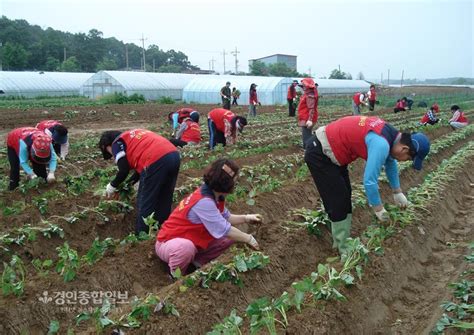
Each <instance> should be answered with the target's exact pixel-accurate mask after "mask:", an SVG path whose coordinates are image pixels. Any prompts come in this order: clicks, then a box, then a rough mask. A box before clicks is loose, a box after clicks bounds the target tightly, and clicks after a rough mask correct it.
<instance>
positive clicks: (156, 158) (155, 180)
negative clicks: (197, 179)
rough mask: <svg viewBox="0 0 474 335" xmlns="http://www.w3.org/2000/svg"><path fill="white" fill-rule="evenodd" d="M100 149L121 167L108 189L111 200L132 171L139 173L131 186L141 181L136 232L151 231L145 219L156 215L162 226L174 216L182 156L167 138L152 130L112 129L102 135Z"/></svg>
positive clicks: (107, 193) (130, 181) (131, 181)
mask: <svg viewBox="0 0 474 335" xmlns="http://www.w3.org/2000/svg"><path fill="white" fill-rule="evenodd" d="M99 148H100V150H101V151H102V154H103V156H104V159H110V158H112V157H114V159H115V163H116V164H117V166H118V172H117V175H116V176H115V179H114V180H112V181H111V182H110V183H109V184H108V185H107V187H106V190H105V192H106V195H107V197H113V196H114V195H115V193H116V192H117V188H118V187H119V185H120V184H121V183H122V182H124V181H125V179H126V178H127V176H128V174H129V172H130V170H135V173H134V175H132V177H131V178H130V179H129V180H128V182H129V183H132V184H134V183H136V182H137V181H138V180H139V181H140V184H139V187H138V194H137V219H136V225H135V230H136V233H139V232H141V231H145V232H148V226H147V225H146V224H145V223H144V221H143V218H146V217H148V216H150V215H151V214H152V213H154V218H155V219H156V220H157V221H158V222H159V223H160V224H162V223H163V222H164V221H165V220H166V219H167V218H168V216H169V214H170V213H171V204H172V201H173V192H174V187H175V185H176V179H177V178H178V172H179V165H180V157H179V153H178V151H177V150H176V147H175V146H174V145H173V144H171V142H170V141H168V140H167V139H166V138H164V137H161V136H160V135H158V134H155V133H153V132H151V131H149V130H145V129H133V130H127V131H124V132H121V131H116V130H110V131H106V132H104V133H103V134H102V136H101V138H100V141H99Z"/></svg>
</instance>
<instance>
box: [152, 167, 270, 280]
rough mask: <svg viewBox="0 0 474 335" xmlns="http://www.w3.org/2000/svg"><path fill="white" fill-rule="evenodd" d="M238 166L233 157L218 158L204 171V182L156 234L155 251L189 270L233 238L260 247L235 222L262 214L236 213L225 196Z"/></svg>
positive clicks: (254, 220) (256, 218)
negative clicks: (231, 209)
mask: <svg viewBox="0 0 474 335" xmlns="http://www.w3.org/2000/svg"><path fill="white" fill-rule="evenodd" d="M238 175H239V167H238V166H237V165H236V164H235V162H234V161H232V160H228V159H219V160H217V161H215V162H214V163H212V164H211V165H210V166H209V167H208V168H207V169H206V172H205V173H204V177H203V180H204V184H203V185H202V186H200V187H199V188H197V189H196V190H195V191H194V193H192V194H191V195H189V196H187V197H186V198H184V199H183V200H182V201H181V202H180V203H179V204H178V206H176V208H175V209H174V211H173V213H171V215H170V217H169V218H168V220H166V221H165V223H164V224H163V226H162V227H161V229H160V231H159V232H158V234H157V236H156V244H155V251H156V254H157V255H158V257H159V258H160V259H161V260H163V261H164V262H165V263H167V264H168V266H169V269H170V272H171V273H173V272H175V271H176V269H177V268H179V269H180V270H181V272H182V273H186V271H187V269H188V266H189V265H190V264H191V263H192V264H193V265H194V266H196V267H200V266H202V265H204V264H206V263H208V262H210V261H211V260H213V259H215V258H216V257H218V256H219V255H220V254H222V253H223V252H224V251H225V250H226V249H227V248H229V247H230V246H231V245H232V244H233V243H234V242H243V243H247V244H248V245H249V246H250V247H252V248H253V249H256V250H258V249H259V245H258V243H257V241H256V240H255V238H254V237H253V236H252V235H250V234H246V233H244V232H242V231H240V230H239V229H238V228H236V227H235V226H236V225H240V224H243V223H261V222H262V221H263V219H262V216H261V215H260V214H247V215H235V214H231V213H230V212H229V210H228V209H227V208H226V207H225V197H226V196H227V195H228V194H230V193H232V192H233V191H234V186H235V183H236V180H237V177H238Z"/></svg>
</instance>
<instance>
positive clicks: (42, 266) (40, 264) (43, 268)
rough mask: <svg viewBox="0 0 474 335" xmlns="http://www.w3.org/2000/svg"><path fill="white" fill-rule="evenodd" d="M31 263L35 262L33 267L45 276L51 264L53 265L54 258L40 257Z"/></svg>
mask: <svg viewBox="0 0 474 335" xmlns="http://www.w3.org/2000/svg"><path fill="white" fill-rule="evenodd" d="M31 264H33V267H34V268H35V270H36V271H37V272H38V274H39V275H40V276H41V277H45V276H47V275H48V273H49V269H50V268H51V266H53V260H51V259H45V260H44V261H42V260H41V259H39V258H35V259H33V260H32V261H31Z"/></svg>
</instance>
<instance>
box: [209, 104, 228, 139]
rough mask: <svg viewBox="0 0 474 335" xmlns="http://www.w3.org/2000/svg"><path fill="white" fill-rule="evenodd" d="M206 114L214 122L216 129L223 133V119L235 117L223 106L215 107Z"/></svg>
mask: <svg viewBox="0 0 474 335" xmlns="http://www.w3.org/2000/svg"><path fill="white" fill-rule="evenodd" d="M207 116H208V118H210V119H211V120H212V122H214V124H215V125H216V129H217V130H219V131H221V132H223V133H225V124H224V119H225V120H227V121H229V122H230V121H231V120H232V119H233V118H234V117H235V114H234V113H232V112H231V111H230V110H227V109H224V108H215V109H213V110H211V111H210V112H209V114H208V115H207Z"/></svg>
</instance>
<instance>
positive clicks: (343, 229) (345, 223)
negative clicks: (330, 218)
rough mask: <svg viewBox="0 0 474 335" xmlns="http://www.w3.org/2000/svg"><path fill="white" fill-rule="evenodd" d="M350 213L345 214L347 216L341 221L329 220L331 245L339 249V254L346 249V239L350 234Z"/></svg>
mask: <svg viewBox="0 0 474 335" xmlns="http://www.w3.org/2000/svg"><path fill="white" fill-rule="evenodd" d="M351 225H352V214H347V217H346V218H345V219H344V220H342V221H337V222H331V232H332V241H333V243H332V247H333V248H337V249H338V250H339V254H340V255H341V256H342V254H344V253H345V251H346V239H347V238H348V237H349V236H350V235H351Z"/></svg>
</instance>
